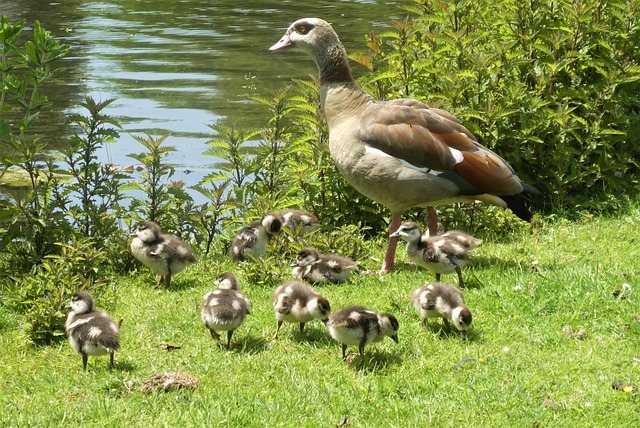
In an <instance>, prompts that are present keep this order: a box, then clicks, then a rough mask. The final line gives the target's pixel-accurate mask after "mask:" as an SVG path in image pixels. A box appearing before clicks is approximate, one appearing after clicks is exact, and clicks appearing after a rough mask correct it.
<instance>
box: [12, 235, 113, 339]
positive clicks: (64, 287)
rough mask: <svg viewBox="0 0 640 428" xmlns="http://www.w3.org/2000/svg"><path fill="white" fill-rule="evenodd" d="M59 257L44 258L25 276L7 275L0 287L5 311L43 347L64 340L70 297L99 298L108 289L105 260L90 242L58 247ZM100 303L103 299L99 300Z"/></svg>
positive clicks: (76, 241)
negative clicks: (20, 320) (17, 317)
mask: <svg viewBox="0 0 640 428" xmlns="http://www.w3.org/2000/svg"><path fill="white" fill-rule="evenodd" d="M58 246H59V247H60V251H59V253H60V255H55V256H53V255H52V256H47V257H46V258H45V259H44V260H43V261H42V263H40V264H39V265H37V266H34V267H33V268H32V270H31V272H29V274H27V275H20V274H18V273H16V274H14V275H11V277H10V281H5V282H3V283H2V284H1V285H0V295H2V297H3V300H4V301H5V303H4V304H5V305H6V307H8V308H9V309H11V310H12V311H14V312H16V313H19V314H21V315H22V316H23V319H24V325H25V328H26V334H27V336H28V337H29V339H30V340H31V341H32V342H34V343H40V344H46V343H50V342H52V341H55V340H57V339H59V338H61V337H63V336H64V334H65V331H64V322H65V319H66V316H67V313H68V310H67V309H65V307H66V305H67V304H68V303H69V299H70V297H71V295H72V294H73V293H75V292H77V291H79V290H87V291H89V292H90V293H92V294H95V295H96V296H101V295H102V294H103V293H104V292H105V290H106V289H107V288H108V286H109V284H108V283H107V282H105V277H106V275H105V273H104V272H103V270H104V269H105V268H104V266H106V265H107V262H108V258H107V255H106V253H105V252H103V251H102V250H100V249H98V248H96V245H95V241H94V240H92V239H90V238H85V239H82V240H74V241H72V242H71V244H58ZM101 300H102V301H104V299H101Z"/></svg>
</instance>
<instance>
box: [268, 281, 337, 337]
mask: <svg viewBox="0 0 640 428" xmlns="http://www.w3.org/2000/svg"><path fill="white" fill-rule="evenodd" d="M273 309H274V310H275V313H276V320H277V322H278V324H277V326H276V333H275V334H274V336H273V340H275V339H277V338H278V332H279V331H280V327H281V326H282V323H283V322H285V321H286V322H290V323H296V322H297V323H300V334H304V325H305V323H307V322H309V321H311V320H313V319H319V320H321V321H322V322H324V323H326V322H327V320H328V319H329V313H330V312H331V305H330V304H329V301H328V300H327V299H325V298H324V297H322V296H321V295H320V294H319V293H318V292H317V291H316V290H314V289H313V288H311V287H309V286H308V285H307V284H304V283H302V282H298V281H289V282H287V283H285V284H282V285H281V286H279V287H278V288H276V289H275V291H274V292H273Z"/></svg>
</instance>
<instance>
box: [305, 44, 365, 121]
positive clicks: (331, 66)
mask: <svg viewBox="0 0 640 428" xmlns="http://www.w3.org/2000/svg"><path fill="white" fill-rule="evenodd" d="M317 65H318V70H319V72H320V103H321V105H322V108H323V110H324V113H325V116H326V118H327V124H328V126H329V129H331V128H332V126H335V125H337V124H338V123H340V122H341V121H342V120H343V119H344V118H349V117H355V116H356V115H357V114H358V113H360V112H362V111H363V110H364V109H365V108H366V107H367V106H368V105H369V104H370V103H372V102H373V99H372V98H371V96H370V95H369V94H367V93H366V92H364V91H363V90H362V88H361V87H360V86H359V85H358V84H357V83H356V81H355V80H354V79H353V76H352V74H351V68H350V67H349V60H348V58H347V54H346V52H345V50H344V48H343V47H342V45H337V46H333V47H331V48H329V49H328V50H327V51H326V54H325V55H324V56H323V57H322V58H319V60H318V63H317Z"/></svg>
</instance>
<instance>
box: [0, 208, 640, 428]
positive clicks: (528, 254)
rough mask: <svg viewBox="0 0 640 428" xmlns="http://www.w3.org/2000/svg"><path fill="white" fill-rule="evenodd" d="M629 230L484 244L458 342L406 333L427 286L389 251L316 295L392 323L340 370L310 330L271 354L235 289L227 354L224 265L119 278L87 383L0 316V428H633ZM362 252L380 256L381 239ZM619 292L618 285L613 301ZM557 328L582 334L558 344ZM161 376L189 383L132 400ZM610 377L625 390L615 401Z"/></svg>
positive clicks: (633, 254)
mask: <svg viewBox="0 0 640 428" xmlns="http://www.w3.org/2000/svg"><path fill="white" fill-rule="evenodd" d="M639 218H640V211H638V210H635V211H633V212H632V213H631V214H629V215H627V216H624V217H621V218H618V219H609V218H599V219H594V220H592V221H586V222H583V223H570V222H565V221H559V222H555V223H550V222H549V223H547V222H539V223H537V225H536V226H535V227H533V228H532V230H522V231H520V232H516V233H514V234H513V235H511V236H510V237H509V239H508V240H504V239H503V240H498V241H496V240H493V239H492V238H491V235H490V232H488V233H487V236H482V238H484V243H483V245H482V246H481V247H480V248H478V249H476V250H475V251H474V253H473V259H472V260H473V263H472V265H471V266H470V267H468V268H467V269H466V270H465V271H464V277H465V280H466V281H467V284H468V289H467V290H466V291H465V298H466V300H467V303H468V305H469V307H470V308H471V310H472V312H473V316H474V322H473V327H472V329H471V331H470V335H469V337H470V340H469V341H467V342H464V341H462V340H461V339H460V338H459V337H458V336H457V335H455V334H450V333H449V332H447V331H442V330H441V328H440V323H439V322H433V321H432V322H431V323H430V326H429V328H427V329H424V328H423V327H422V326H421V323H420V320H419V319H418V315H417V313H416V312H415V311H414V309H413V308H412V307H411V305H410V302H409V296H410V294H411V292H412V291H413V290H414V289H415V288H417V287H419V286H420V285H422V284H423V283H424V282H425V281H432V280H433V277H432V276H431V275H430V274H429V273H427V272H425V271H422V270H415V269H414V268H412V267H411V266H409V265H406V264H404V263H402V262H401V260H402V253H403V250H404V246H403V245H401V246H400V251H399V255H398V257H397V266H398V269H397V271H396V272H394V273H392V274H388V275H384V276H379V275H376V274H369V275H360V276H357V277H355V278H354V280H353V281H351V282H350V283H349V284H346V285H336V286H324V287H316V288H317V289H318V290H319V291H321V293H322V294H324V295H325V297H327V298H328V299H329V300H330V302H331V304H332V307H333V308H334V309H338V308H340V307H343V306H347V305H351V304H361V305H364V306H367V307H369V308H371V309H375V310H378V311H389V312H391V313H393V314H395V315H396V316H397V318H398V319H399V321H400V333H399V337H400V344H399V345H396V344H395V343H393V342H392V341H391V340H389V339H385V340H384V341H383V342H381V343H377V344H374V345H372V346H370V347H367V348H366V357H365V360H364V361H360V360H359V359H355V360H354V361H352V362H343V361H342V359H341V354H340V346H339V345H338V344H337V343H335V342H334V341H333V340H332V339H331V338H330V336H329V335H328V332H327V330H326V328H325V327H324V325H322V323H320V322H318V321H314V322H311V323H309V324H308V325H307V332H308V335H307V337H306V338H305V339H301V338H300V336H299V334H298V328H297V326H294V325H290V324H285V325H284V326H283V328H282V329H281V332H280V338H279V339H278V341H277V342H275V343H270V338H271V337H272V335H273V333H274V330H275V318H274V315H273V310H272V306H271V300H270V297H271V293H272V290H273V288H275V285H276V284H274V285H273V287H271V286H270V287H266V286H257V285H253V284H251V283H248V282H247V281H246V280H245V281H243V282H242V286H243V290H242V291H243V292H244V293H245V295H246V296H247V297H248V298H249V299H250V300H251V302H252V312H251V315H250V316H249V317H248V318H247V320H246V321H245V324H244V325H243V326H241V327H240V328H239V329H238V330H237V331H236V333H235V335H234V338H233V342H234V343H236V344H239V345H241V346H238V347H237V348H234V349H232V350H226V349H223V348H220V347H219V346H218V345H217V344H216V343H215V342H213V341H212V340H211V338H210V336H209V334H208V332H207V331H206V329H205V327H204V325H203V323H202V321H201V320H200V316H199V309H198V308H197V305H199V304H200V303H201V301H202V298H203V296H204V294H205V293H206V292H207V291H210V290H211V289H212V287H213V280H214V279H215V277H216V276H217V274H219V273H221V272H222V271H224V270H229V269H232V268H233V266H232V265H231V264H230V263H229V262H228V261H227V257H226V256H220V257H213V258H211V259H208V260H201V261H200V263H199V264H198V265H196V266H193V267H191V268H190V269H188V270H187V271H186V272H184V273H183V274H181V275H178V276H176V277H175V278H174V285H173V288H172V289H171V290H164V289H162V290H155V289H153V288H152V285H153V284H154V279H153V277H152V275H151V274H150V273H149V272H148V271H147V270H142V269H141V271H140V272H139V273H137V274H135V275H131V276H129V277H122V278H119V279H117V281H116V282H117V283H116V284H115V288H116V290H117V296H116V299H115V304H114V305H113V306H112V307H108V308H103V309H107V310H108V312H109V313H110V314H111V315H112V316H113V317H114V318H120V317H124V321H123V324H122V329H121V336H122V338H121V340H122V350H121V352H120V353H119V354H117V355H116V368H115V370H113V371H112V372H111V371H109V370H108V359H107V358H97V359H94V358H90V359H89V367H88V370H87V372H86V373H84V372H83V371H82V364H81V361H80V357H79V356H78V355H76V354H75V353H74V352H73V351H72V350H71V348H70V347H69V346H68V344H67V343H66V342H62V343H59V344H56V345H53V346H48V347H35V346H32V345H29V344H27V343H26V342H25V340H24V335H23V334H22V333H21V329H20V319H19V318H18V317H16V316H15V315H14V314H11V313H7V312H6V311H2V310H0V328H2V330H1V333H2V335H1V336H0V347H1V349H2V350H3V358H2V360H1V362H0V385H1V386H2V394H0V426H60V425H65V426H86V427H91V426H96V427H98V426H99V427H111V426H113V427H116V426H117V427H121V426H126V427H131V426H140V427H148V426H154V427H156V426H180V427H189V426H194V427H200V426H292V427H293V426H295V427H299V426H309V427H318V426H326V427H329V426H337V425H341V424H344V425H345V426H346V425H347V424H348V425H349V426H358V427H359V426H402V427H411V426H416V427H418V426H420V427H423V426H427V425H430V426H460V425H464V426H540V427H550V426H571V427H575V426H638V424H639V423H640V395H639V394H638V391H639V389H638V388H639V387H640V362H639V360H638V358H640V326H639V320H640V306H639V305H638V292H639V290H640V282H639V279H640V272H639V270H640V263H639V262H638V258H639V255H640V254H639V253H640V238H639V237H638V230H639V229H640V220H638V219H639ZM379 244H382V243H379ZM372 245H373V244H372ZM372 253H373V254H374V255H375V256H376V257H377V258H380V257H382V254H383V249H382V245H377V246H374V247H373V248H372ZM536 261H537V262H536ZM364 265H365V267H366V268H370V269H373V270H375V269H377V268H379V261H378V260H374V259H371V260H365V261H364ZM235 271H236V273H237V274H238V276H239V277H240V279H241V281H242V280H243V279H245V278H244V273H243V271H242V270H241V269H238V268H236V269H235ZM443 279H444V280H445V281H450V282H454V283H455V281H456V278H455V275H450V276H443ZM625 282H626V283H628V284H630V285H631V286H632V290H631V291H630V292H628V293H626V294H625V295H623V296H622V297H621V298H616V297H614V295H613V292H614V291H615V290H618V289H620V288H621V286H622V284H623V283H625ZM97 304H98V307H100V308H102V307H101V306H100V302H99V301H98V302H97ZM0 309H1V307H0ZM565 326H569V327H570V329H571V331H572V332H577V331H578V330H580V329H581V328H584V329H585V331H586V335H585V336H584V337H583V338H582V339H580V338H576V337H571V336H568V335H567V334H566V333H565V331H564V328H565ZM167 344H169V345H175V346H179V347H180V348H179V349H176V350H173V351H167V350H166V345H167ZM350 352H351V353H356V352H357V350H356V349H350ZM175 371H183V372H187V373H190V374H191V375H193V376H195V377H197V378H198V379H199V384H198V387H197V388H195V389H194V390H180V391H172V392H154V393H150V394H149V393H143V392H141V391H140V384H141V382H143V381H144V380H146V379H147V378H149V377H150V376H151V375H153V374H157V373H165V372H175ZM616 380H619V381H621V382H623V383H624V384H629V383H635V384H637V385H638V387H636V388H635V389H634V390H633V391H631V392H628V393H627V392H623V391H620V390H615V389H613V388H612V386H611V385H612V383H613V382H614V381H616Z"/></svg>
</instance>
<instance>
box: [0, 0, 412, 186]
mask: <svg viewBox="0 0 640 428" xmlns="http://www.w3.org/2000/svg"><path fill="white" fill-rule="evenodd" d="M404 2H406V0H402V1H398V2H388V1H377V0H360V1H322V0H315V1H312V2H299V1H278V2H267V1H216V0H174V1H166V0H162V1H161V0H82V1H80V0H59V1H42V0H3V1H2V7H1V8H0V14H4V15H7V16H8V17H9V22H10V23H15V22H17V21H18V20H20V19H24V20H25V21H26V24H27V26H28V27H29V28H30V27H31V26H32V25H33V21H34V20H36V19H37V20H39V21H40V23H41V24H42V26H43V27H44V28H45V29H47V30H49V31H50V32H51V33H52V34H53V35H54V36H55V37H56V38H58V39H59V40H61V41H63V42H64V43H66V44H69V45H71V46H72V48H71V51H70V53H69V54H68V56H67V57H66V58H65V59H64V60H63V61H62V63H63V64H62V65H63V66H64V67H66V69H67V70H66V71H65V72H64V73H63V75H62V77H61V81H60V82H58V83H56V84H53V85H50V86H48V87H47V88H46V91H45V92H46V93H47V95H48V96H49V98H50V99H51V100H52V101H53V103H54V108H53V109H52V110H53V111H52V112H50V113H49V114H47V115H46V116H45V117H43V118H42V120H40V122H41V123H42V124H43V126H44V128H43V129H41V132H42V133H43V134H46V135H47V140H48V141H49V142H50V143H51V144H60V143H61V141H64V139H63V137H62V136H64V135H65V134H66V133H67V128H66V125H65V124H64V118H65V115H66V114H67V113H68V112H69V111H71V110H73V109H74V106H75V105H77V103H78V102H79V101H81V100H82V99H83V98H84V97H85V96H91V97H93V98H94V99H96V100H105V99H109V98H115V99H116V101H115V102H114V103H113V104H111V106H110V107H109V108H108V109H107V110H106V113H107V114H109V115H110V116H113V117H115V118H117V119H118V120H119V122H120V124H121V125H122V127H123V130H122V131H121V133H120V134H121V135H120V138H119V140H118V141H117V142H115V143H113V144H109V145H107V147H106V148H105V149H104V152H103V153H100V157H101V161H102V162H103V163H109V164H111V163H112V164H116V165H121V166H129V165H132V164H134V163H135V160H133V159H131V158H129V157H127V155H128V154H130V153H140V152H143V151H144V150H143V147H142V146H141V145H140V144H139V143H137V142H136V141H135V140H134V139H133V137H132V135H145V134H149V135H152V136H156V137H157V136H161V135H166V134H170V137H169V138H168V139H167V140H166V142H165V143H164V144H166V145H170V146H173V147H175V148H176V149H177V151H176V152H175V153H172V155H171V157H170V158H169V162H171V163H172V164H174V165H175V166H176V174H175V176H174V179H182V180H184V181H185V182H186V183H187V184H188V185H193V184H196V183H197V182H198V181H199V180H200V178H202V177H203V176H205V175H206V174H207V173H209V172H210V171H211V170H212V168H213V166H212V165H213V164H214V162H215V159H213V158H211V157H207V156H203V155H202V152H203V151H204V150H206V148H207V145H206V141H207V140H209V139H210V138H211V137H212V135H213V132H212V131H211V129H210V128H209V127H208V126H207V124H214V123H218V122H220V121H224V122H225V123H227V124H234V125H235V126H236V127H238V128H245V127H246V128H250V127H261V126H263V125H265V123H266V118H265V112H264V109H263V108H261V107H260V106H258V105H257V104H255V103H252V102H249V101H248V99H249V97H250V96H252V95H263V96H268V95H269V94H270V93H271V92H273V91H274V90H276V89H277V88H280V87H283V86H284V85H286V84H287V83H289V82H290V80H291V79H292V78H307V77H308V76H310V75H315V74H316V69H315V65H314V63H313V62H312V61H311V60H310V59H309V58H307V57H305V55H304V54H302V53H290V54H287V55H270V54H268V53H267V49H268V48H269V47H270V46H271V45H272V44H274V43H275V42H276V41H278V40H279V39H280V37H281V36H282V35H283V34H284V31H285V29H286V28H287V27H288V26H289V24H290V23H291V22H293V21H294V20H296V19H298V18H302V17H311V16H314V17H319V18H323V19H325V20H327V21H329V22H331V23H332V24H333V26H334V28H335V29H336V31H337V32H338V34H339V35H340V38H341V40H342V41H343V43H344V44H345V47H346V49H347V51H348V52H355V51H364V50H365V49H366V40H365V35H366V34H368V33H369V32H370V31H371V30H375V31H378V32H379V31H381V30H384V29H385V28H387V26H388V24H389V22H390V20H391V19H398V18H399V17H404V16H405V15H406V14H407V13H406V12H405V11H404V10H402V9H401V8H400V6H399V5H400V4H402V3H404ZM364 72H365V70H363V69H362V68H358V67H355V66H354V74H355V75H356V76H357V75H360V74H362V73H364ZM56 136H57V138H59V139H60V141H57V140H56Z"/></svg>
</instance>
